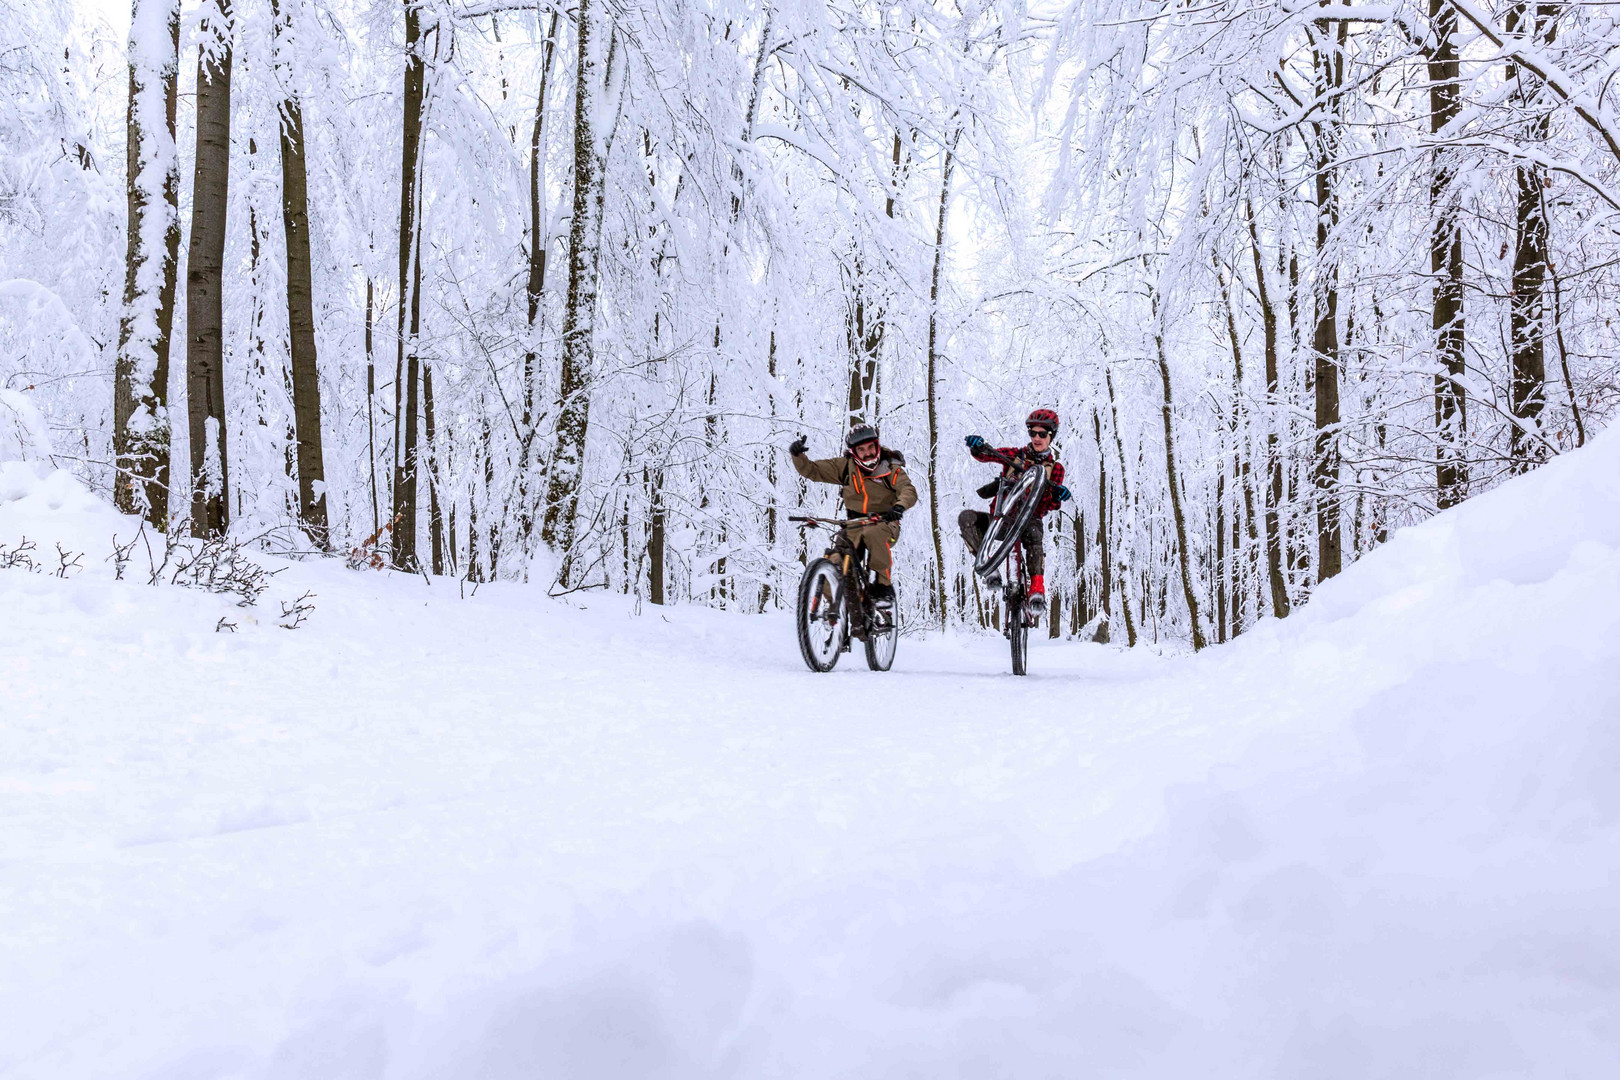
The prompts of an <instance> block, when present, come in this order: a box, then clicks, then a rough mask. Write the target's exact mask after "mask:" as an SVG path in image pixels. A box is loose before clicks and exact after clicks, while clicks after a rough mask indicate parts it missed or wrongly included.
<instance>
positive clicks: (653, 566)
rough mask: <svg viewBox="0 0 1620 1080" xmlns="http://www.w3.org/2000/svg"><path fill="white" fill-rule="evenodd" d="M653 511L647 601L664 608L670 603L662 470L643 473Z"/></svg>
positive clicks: (648, 542)
mask: <svg viewBox="0 0 1620 1080" xmlns="http://www.w3.org/2000/svg"><path fill="white" fill-rule="evenodd" d="M641 477H642V484H643V485H644V486H645V487H646V488H647V491H648V495H649V498H650V501H651V510H650V513H649V514H648V515H647V599H648V600H650V601H652V602H653V603H655V604H657V605H659V606H660V607H662V606H663V605H664V604H666V603H668V602H669V601H668V600H667V598H666V596H665V592H664V500H663V492H664V476H663V472H662V470H659V471H657V472H652V473H649V472H648V471H647V470H646V469H643V470H642V472H641Z"/></svg>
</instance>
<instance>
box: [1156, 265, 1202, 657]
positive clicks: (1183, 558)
mask: <svg viewBox="0 0 1620 1080" xmlns="http://www.w3.org/2000/svg"><path fill="white" fill-rule="evenodd" d="M1154 308H1155V312H1154V316H1155V318H1157V317H1158V312H1157V308H1158V301H1157V298H1156V297H1155V300H1154ZM1153 347H1154V352H1155V354H1156V355H1157V356H1158V359H1159V379H1160V382H1161V384H1162V386H1163V391H1164V394H1163V399H1162V400H1163V409H1162V415H1163V417H1164V472H1165V480H1166V482H1167V484H1168V486H1169V488H1170V513H1171V515H1172V516H1173V517H1174V519H1175V526H1176V559H1177V562H1178V563H1179V565H1180V569H1181V594H1182V598H1183V599H1184V600H1185V601H1186V603H1187V618H1188V620H1189V621H1190V622H1191V623H1192V647H1193V651H1194V652H1197V651H1198V650H1200V649H1202V648H1203V647H1204V645H1205V644H1206V642H1205V640H1204V627H1203V624H1202V623H1201V622H1200V621H1199V618H1198V592H1197V590H1196V589H1195V588H1194V587H1193V573H1192V552H1191V550H1190V549H1189V548H1188V546H1187V518H1186V514H1185V512H1184V511H1183V509H1182V505H1181V479H1180V473H1179V472H1177V470H1176V435H1175V427H1174V425H1173V424H1172V423H1171V415H1172V413H1173V411H1174V404H1173V401H1174V399H1173V397H1172V394H1171V389H1170V361H1169V360H1168V359H1167V358H1166V357H1165V355H1164V331H1163V330H1162V329H1160V328H1158V327H1155V329H1154V332H1153Z"/></svg>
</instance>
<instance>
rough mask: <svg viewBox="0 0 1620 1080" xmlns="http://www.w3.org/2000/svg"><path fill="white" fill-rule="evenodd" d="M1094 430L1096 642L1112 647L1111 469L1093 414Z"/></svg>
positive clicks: (1097, 418)
mask: <svg viewBox="0 0 1620 1080" xmlns="http://www.w3.org/2000/svg"><path fill="white" fill-rule="evenodd" d="M1091 429H1092V431H1093V432H1094V433H1095V434H1096V438H1097V563H1098V567H1099V568H1100V570H1101V574H1100V577H1101V579H1102V580H1101V582H1100V586H1101V587H1100V588H1099V590H1098V593H1097V600H1098V602H1099V603H1100V604H1101V605H1102V622H1100V623H1098V624H1097V633H1096V634H1095V635H1094V636H1093V638H1092V640H1093V641H1099V642H1102V643H1103V644H1105V645H1106V644H1107V643H1108V634H1109V629H1108V624H1109V623H1110V622H1112V621H1113V619H1114V564H1113V561H1112V554H1111V552H1110V551H1109V549H1108V548H1109V545H1108V466H1107V464H1106V461H1107V454H1106V453H1105V452H1104V450H1103V441H1102V417H1101V416H1100V415H1099V414H1098V412H1097V410H1096V409H1092V410H1091Z"/></svg>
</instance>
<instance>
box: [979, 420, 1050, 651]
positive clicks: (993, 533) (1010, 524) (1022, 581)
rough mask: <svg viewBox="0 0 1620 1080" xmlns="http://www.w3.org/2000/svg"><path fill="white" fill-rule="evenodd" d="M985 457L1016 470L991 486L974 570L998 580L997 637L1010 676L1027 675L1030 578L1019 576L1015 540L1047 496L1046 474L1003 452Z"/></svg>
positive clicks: (1021, 555)
mask: <svg viewBox="0 0 1620 1080" xmlns="http://www.w3.org/2000/svg"><path fill="white" fill-rule="evenodd" d="M990 456H991V457H992V458H994V459H995V460H996V461H999V462H1001V463H1002V464H1003V465H1006V466H1007V467H1008V468H1009V469H1013V470H1021V471H1017V472H1013V473H1011V474H1010V475H1003V476H1002V477H1001V478H1000V479H998V480H997V481H996V482H995V498H994V501H992V502H991V504H990V525H989V527H988V528H986V529H985V530H984V539H983V540H981V541H980V542H979V550H978V552H977V553H976V554H975V557H974V562H973V572H974V573H976V574H978V575H980V576H981V577H984V578H986V580H989V578H990V577H991V576H992V575H994V576H999V577H1000V578H1001V600H1002V605H1003V607H1004V617H1003V619H1002V622H1001V624H1002V627H1003V629H1002V633H1003V634H1004V635H1006V638H1007V641H1008V643H1009V644H1010V645H1011V646H1012V669H1013V674H1014V675H1026V674H1028V673H1029V628H1030V625H1031V623H1033V622H1034V621H1035V616H1034V615H1033V614H1032V613H1031V612H1030V610H1029V576H1028V575H1027V574H1026V573H1025V572H1024V545H1022V544H1020V543H1019V542H1018V538H1019V536H1020V535H1022V534H1023V531H1024V529H1025V527H1026V526H1028V525H1029V521H1030V518H1031V517H1032V516H1033V515H1034V513H1035V508H1036V507H1038V506H1040V504H1041V497H1042V496H1043V495H1045V494H1046V470H1045V469H1044V468H1041V467H1034V468H1024V467H1023V466H1021V465H1020V464H1019V463H1018V462H1016V461H1014V460H1013V459H1012V458H1010V457H1008V456H1007V455H1006V454H998V453H995V452H992V453H991V455H990Z"/></svg>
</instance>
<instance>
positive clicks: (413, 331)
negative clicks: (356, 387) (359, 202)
mask: <svg viewBox="0 0 1620 1080" xmlns="http://www.w3.org/2000/svg"><path fill="white" fill-rule="evenodd" d="M421 48H422V19H421V12H420V11H419V9H418V7H417V0H405V101H404V106H405V108H404V130H403V136H404V137H403V139H402V140H401V150H400V165H399V322H398V326H397V331H396V337H397V347H398V352H397V354H396V359H395V361H394V522H395V524H394V534H393V545H392V551H391V555H392V562H393V564H394V566H396V567H398V568H399V569H401V570H412V571H414V570H415V569H416V568H417V558H416V503H417V482H416V477H417V455H418V447H417V424H416V414H417V410H418V401H417V384H418V383H419V382H420V381H421V379H420V371H419V368H420V363H419V361H418V358H417V353H416V348H417V338H418V336H419V335H420V334H421V331H422V297H421V291H422V289H421V286H422V228H421V222H420V221H418V220H417V185H418V183H419V182H420V178H421V170H422V161H421V142H422V98H423V92H424V89H425V87H424V84H425V82H426V71H425V69H424V66H423V63H422V52H421ZM407 317H408V318H409V325H408V326H407V322H406V320H407ZM402 397H403V400H401V398H402ZM402 429H403V430H402Z"/></svg>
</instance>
